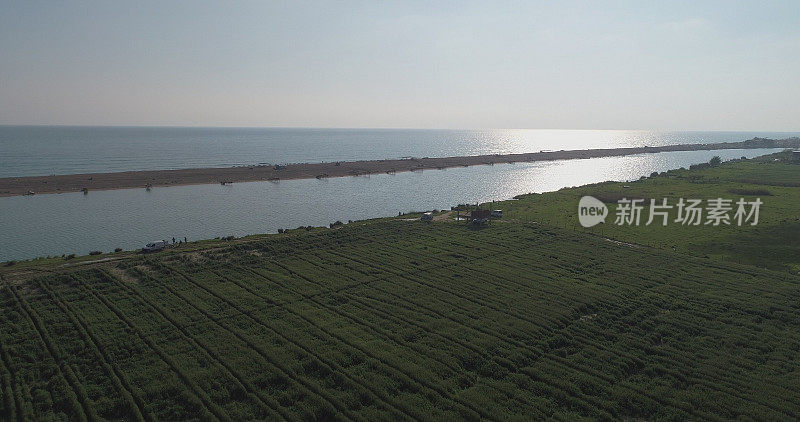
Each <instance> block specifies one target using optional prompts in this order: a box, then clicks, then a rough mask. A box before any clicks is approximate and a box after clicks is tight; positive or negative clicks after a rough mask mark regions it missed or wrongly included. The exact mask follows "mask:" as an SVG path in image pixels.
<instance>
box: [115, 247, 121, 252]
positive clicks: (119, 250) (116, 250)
mask: <svg viewBox="0 0 800 422" xmlns="http://www.w3.org/2000/svg"><path fill="white" fill-rule="evenodd" d="M114 252H122V248H114Z"/></svg>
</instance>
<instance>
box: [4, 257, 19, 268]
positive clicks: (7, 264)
mask: <svg viewBox="0 0 800 422" xmlns="http://www.w3.org/2000/svg"><path fill="white" fill-rule="evenodd" d="M16 263H17V261H14V260H13V259H12V260H11V261H8V262H6V267H10V266H12V265H14V264H16Z"/></svg>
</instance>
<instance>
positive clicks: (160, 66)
mask: <svg viewBox="0 0 800 422" xmlns="http://www.w3.org/2000/svg"><path fill="white" fill-rule="evenodd" d="M798 22H800V2H798V1H796V0H787V1H758V2H757V1H747V2H739V1H703V0H694V1H687V2H681V1H652V2H651V1H641V0H640V1H602V2H599V1H586V2H573V1H541V2H538V1H524V2H506V1H475V2H472V1H452V2H447V1H404V2H392V1H359V2H350V1H330V2H327V1H277V2H269V1H253V2H245V1H241V2H239V1H234V2H228V1H224V2H211V1H208V2H206V1H146V0H137V1H129V2H123V1H66V0H65V1H57V2H52V1H41V2H40V1H36V0H25V1H7V0H0V124H63V125H155V126H162V125H165V126H166V125H169V126H172V125H177V126H281V127H351V128H358V127H373V128H395V127H404V128H464V129H490V128H496V129H500V128H530V129H537V128H542V129H653V130H772V131H797V130H800V111H799V109H798V99H799V98H800V25H798Z"/></svg>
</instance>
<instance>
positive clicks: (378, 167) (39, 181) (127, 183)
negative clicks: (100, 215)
mask: <svg viewBox="0 0 800 422" xmlns="http://www.w3.org/2000/svg"><path fill="white" fill-rule="evenodd" d="M797 147H800V138H789V139H783V140H772V139H763V138H754V139H751V140H747V141H742V142H721V143H712V144H684V145H666V146H660V147H650V146H644V147H628V148H610V149H584V150H561V151H540V152H531V153H517V154H492V155H475V156H461V157H441V158H427V157H426V158H410V159H393V160H367V161H342V162H330V163H299V164H287V165H276V166H273V165H253V166H239V167H217V168H194V169H179V170H144V171H126V172H114V173H83V174H68V175H52V176H26V177H6V178H0V197H9V196H22V195H32V194H53V193H69V192H81V191H84V190H85V192H89V191H92V190H114V189H136V188H139V189H145V188H147V187H153V188H155V187H166V186H183V185H200V184H217V183H222V184H227V183H239V182H257V181H280V180H292V179H314V178H317V179H322V178H330V177H347V176H365V175H371V174H384V173H389V174H391V173H398V172H406V171H422V170H437V169H439V170H440V169H445V168H453V167H470V166H477V165H494V164H503V163H517V162H537V161H556V160H571V159H587V158H602V157H619V156H626V155H636V154H646V153H659V152H679V151H710V150H723V149H757V148H797Z"/></svg>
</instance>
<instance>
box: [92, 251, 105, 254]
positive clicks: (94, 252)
mask: <svg viewBox="0 0 800 422" xmlns="http://www.w3.org/2000/svg"><path fill="white" fill-rule="evenodd" d="M102 253H103V251H91V252H89V255H101V254H102Z"/></svg>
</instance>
